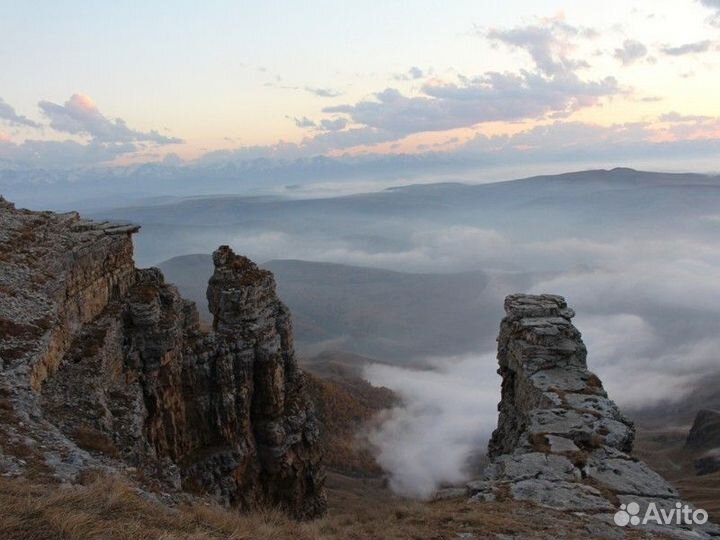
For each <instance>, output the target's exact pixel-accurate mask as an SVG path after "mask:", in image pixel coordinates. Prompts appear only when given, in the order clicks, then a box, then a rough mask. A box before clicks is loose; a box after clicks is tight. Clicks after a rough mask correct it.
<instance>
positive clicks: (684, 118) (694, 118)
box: [659, 111, 714, 122]
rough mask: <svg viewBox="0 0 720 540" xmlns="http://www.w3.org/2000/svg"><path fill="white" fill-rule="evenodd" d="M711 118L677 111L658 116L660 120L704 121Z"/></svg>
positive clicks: (711, 118)
mask: <svg viewBox="0 0 720 540" xmlns="http://www.w3.org/2000/svg"><path fill="white" fill-rule="evenodd" d="M713 119H714V117H712V116H704V115H692V114H680V113H679V112H677V111H672V112H669V113H665V114H663V115H661V116H660V118H659V120H660V121H661V122H705V121H708V120H713Z"/></svg>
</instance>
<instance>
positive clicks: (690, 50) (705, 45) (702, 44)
mask: <svg viewBox="0 0 720 540" xmlns="http://www.w3.org/2000/svg"><path fill="white" fill-rule="evenodd" d="M712 45H713V42H712V41H710V40H709V39H706V40H704V41H695V42H693V43H685V44H684V45H677V46H674V47H673V46H670V45H665V46H664V47H662V48H661V49H660V50H661V51H662V53H663V54H667V55H668V56H684V55H687V54H697V53H704V52H707V51H709V50H710V48H711V47H712Z"/></svg>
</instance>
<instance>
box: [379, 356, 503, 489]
mask: <svg viewBox="0 0 720 540" xmlns="http://www.w3.org/2000/svg"><path fill="white" fill-rule="evenodd" d="M428 363H429V364H430V365H431V366H432V369H430V370H424V371H419V370H412V369H402V368H398V367H392V366H387V365H372V366H369V367H368V368H367V369H366V371H365V377H366V378H367V379H368V380H369V381H370V382H371V383H372V384H374V385H379V386H385V387H387V388H390V389H392V390H393V391H395V392H396V393H397V394H398V395H399V396H400V397H401V399H402V401H403V404H402V405H401V406H398V407H396V408H394V409H392V410H391V411H389V412H388V413H387V414H386V416H385V417H384V418H383V419H382V423H381V424H380V426H379V428H377V429H374V430H373V431H372V432H371V433H370V434H369V440H370V442H371V444H372V445H373V446H374V447H375V449H376V457H377V460H378V463H379V464H380V466H381V467H382V468H383V469H384V470H385V471H387V472H388V473H389V475H390V487H391V488H392V489H393V491H395V492H396V493H400V494H402V495H407V496H411V497H420V498H427V497H430V496H432V495H433V493H434V492H435V491H436V490H437V488H438V487H440V486H441V485H442V484H445V483H451V484H460V483H462V482H463V481H464V480H467V479H468V477H469V474H470V473H469V471H468V468H469V462H470V460H471V459H472V457H473V456H476V455H477V454H478V453H479V452H482V451H483V450H484V448H485V445H486V442H487V440H488V438H489V435H490V433H491V432H492V430H493V429H494V428H495V426H496V425H497V404H498V401H499V399H500V379H499V377H498V376H497V374H496V370H497V360H495V358H494V354H485V355H468V356H465V357H454V358H436V359H431V360H429V361H428Z"/></svg>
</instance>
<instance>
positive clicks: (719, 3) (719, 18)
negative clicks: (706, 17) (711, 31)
mask: <svg viewBox="0 0 720 540" xmlns="http://www.w3.org/2000/svg"><path fill="white" fill-rule="evenodd" d="M699 2H700V3H701V4H702V5H703V6H705V7H706V8H709V9H712V10H713V11H714V15H713V16H712V17H711V18H710V24H712V25H714V26H720V0H699Z"/></svg>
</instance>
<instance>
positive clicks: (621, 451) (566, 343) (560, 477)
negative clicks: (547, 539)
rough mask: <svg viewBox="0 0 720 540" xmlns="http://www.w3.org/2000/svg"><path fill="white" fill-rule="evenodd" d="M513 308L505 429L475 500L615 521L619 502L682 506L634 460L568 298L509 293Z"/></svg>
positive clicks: (506, 329) (501, 346)
mask: <svg viewBox="0 0 720 540" xmlns="http://www.w3.org/2000/svg"><path fill="white" fill-rule="evenodd" d="M505 312H506V316H505V318H504V319H503V321H502V323H501V325H500V336H499V338H498V360H499V364H500V368H499V370H498V372H499V374H500V375H501V376H502V399H501V402H500V404H499V406H498V409H499V419H498V427H497V429H496V430H495V431H494V433H493V435H492V438H491V440H490V443H489V448H488V453H489V457H490V458H491V463H490V465H489V466H488V467H487V469H486V471H485V473H484V477H483V478H482V479H480V480H477V481H474V482H471V483H470V484H469V485H468V491H469V493H470V495H471V496H472V497H473V498H474V499H476V500H502V499H512V500H517V501H530V502H534V503H536V504H540V505H543V506H547V507H551V508H555V509H560V510H568V511H577V512H586V513H591V514H594V515H597V516H598V517H600V518H601V519H604V520H605V521H607V522H610V523H611V522H612V521H611V520H612V515H613V513H614V512H615V511H616V510H618V509H619V508H618V507H619V506H620V505H621V504H629V503H630V502H633V501H634V502H637V503H638V504H640V506H641V507H643V508H644V507H646V506H648V505H649V504H650V503H651V502H654V503H655V504H656V505H657V506H658V507H659V508H674V507H675V505H676V504H677V503H679V502H680V501H679V500H678V493H677V491H676V490H675V489H674V488H673V487H672V486H671V485H670V484H669V483H668V482H666V481H665V480H664V479H663V478H662V477H661V476H660V475H658V474H657V473H655V472H654V471H652V470H651V469H650V468H649V467H648V466H647V465H645V464H644V463H642V462H640V461H638V460H637V459H635V458H633V457H632V456H631V455H630V452H631V450H632V444H633V437H634V428H633V424H632V422H631V421H630V420H628V419H627V418H626V417H625V416H624V415H623V414H622V413H621V412H620V410H619V409H618V407H617V406H616V405H615V403H614V402H613V401H611V400H610V399H609V398H608V396H607V393H606V392H605V390H604V389H603V386H602V383H601V382H600V379H598V377H597V376H596V375H594V374H593V373H591V372H590V371H589V370H588V368H587V362H586V356H587V351H586V348H585V345H584V344H583V341H582V338H581V335H580V332H579V331H578V330H577V329H576V328H575V326H574V325H573V324H572V322H571V321H572V318H573V316H574V312H573V310H572V309H570V308H568V307H567V304H566V302H565V300H564V299H563V298H562V297H559V296H553V295H539V296H533V295H511V296H508V297H507V298H506V300H505ZM686 528H687V529H690V528H692V527H689V526H687V527H686ZM698 529H702V531H699V530H698V531H695V532H693V533H692V534H696V533H697V534H698V535H700V536H699V537H702V536H703V535H706V534H709V533H713V534H717V533H720V530H719V529H717V528H715V527H714V526H710V525H706V526H705V527H700V528H698ZM673 534H679V535H682V534H685V533H684V532H683V531H682V530H678V531H675V533H673Z"/></svg>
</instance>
